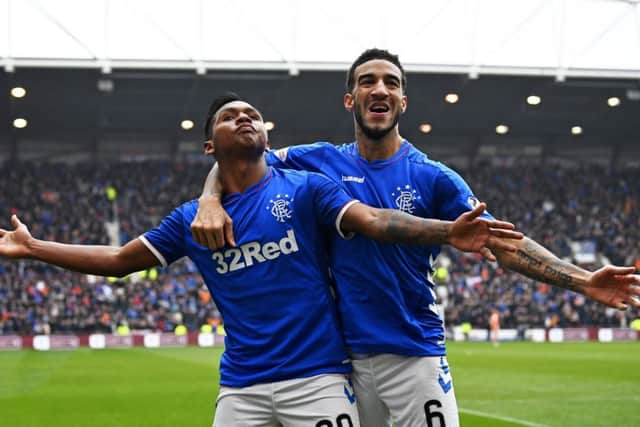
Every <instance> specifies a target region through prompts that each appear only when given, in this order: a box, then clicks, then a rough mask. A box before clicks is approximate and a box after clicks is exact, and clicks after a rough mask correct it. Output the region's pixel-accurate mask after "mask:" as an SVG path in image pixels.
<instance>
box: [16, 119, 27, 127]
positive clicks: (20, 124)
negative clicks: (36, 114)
mask: <svg viewBox="0 0 640 427" xmlns="http://www.w3.org/2000/svg"><path fill="white" fill-rule="evenodd" d="M13 127H14V128H17V129H24V128H26V127H27V119H24V118H22V117H18V118H17V119H15V120H14V121H13Z"/></svg>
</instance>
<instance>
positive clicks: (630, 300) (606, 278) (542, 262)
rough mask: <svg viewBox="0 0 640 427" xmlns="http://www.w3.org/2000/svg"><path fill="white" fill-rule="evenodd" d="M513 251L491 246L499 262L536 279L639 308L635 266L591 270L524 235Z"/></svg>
mask: <svg viewBox="0 0 640 427" xmlns="http://www.w3.org/2000/svg"><path fill="white" fill-rule="evenodd" d="M511 243H513V245H514V246H515V247H516V248H517V249H516V251H514V252H507V251H503V250H502V249H500V248H495V247H491V244H490V248H491V250H492V251H493V252H494V253H495V255H496V257H497V258H498V262H499V263H500V264H501V265H502V266H504V267H506V268H508V269H510V270H513V271H516V272H518V273H521V274H523V275H525V276H527V277H530V278H532V279H534V280H539V281H541V282H545V283H549V284H551V285H555V286H559V287H562V288H565V289H568V290H571V291H574V292H579V293H582V294H585V295H587V296H589V297H590V298H592V299H594V300H596V301H598V302H600V303H602V304H606V305H608V306H610V307H614V308H618V309H626V308H627V307H628V306H629V305H633V306H635V307H640V301H639V300H638V297H640V288H639V287H638V286H637V285H638V284H639V283H640V278H639V277H638V276H636V275H634V274H633V273H634V272H635V268H634V267H614V266H606V267H603V268H601V269H599V270H597V271H594V272H591V271H588V270H585V269H583V268H580V267H578V266H576V265H574V264H571V263H569V262H566V261H563V260H561V259H560V258H558V257H557V256H555V255H554V254H553V253H551V252H550V251H549V250H547V249H546V248H544V247H543V246H542V245H540V244H539V243H537V242H536V241H534V240H532V239H530V238H528V237H525V238H524V239H523V240H520V241H512V242H511Z"/></svg>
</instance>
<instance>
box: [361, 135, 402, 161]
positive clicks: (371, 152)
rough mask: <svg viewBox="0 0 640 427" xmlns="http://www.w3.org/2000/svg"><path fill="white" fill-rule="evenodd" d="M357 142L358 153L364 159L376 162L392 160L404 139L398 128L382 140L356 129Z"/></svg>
mask: <svg viewBox="0 0 640 427" xmlns="http://www.w3.org/2000/svg"><path fill="white" fill-rule="evenodd" d="M356 141H357V142H358V153H359V154H360V156H361V157H362V158H364V159H365V160H367V161H369V162H371V161H374V160H385V159H390V158H391V157H393V156H394V154H396V153H397V152H398V150H399V149H400V147H401V146H402V141H403V138H402V136H400V133H399V132H398V127H397V126H396V127H395V128H393V129H392V130H391V132H389V133H388V134H386V135H385V136H383V137H382V138H380V139H372V138H370V137H368V136H366V135H365V134H364V132H362V129H360V128H359V127H356Z"/></svg>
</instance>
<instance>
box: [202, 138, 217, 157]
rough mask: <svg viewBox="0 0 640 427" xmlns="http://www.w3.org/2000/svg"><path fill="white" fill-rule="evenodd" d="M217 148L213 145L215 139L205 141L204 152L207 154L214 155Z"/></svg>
mask: <svg viewBox="0 0 640 427" xmlns="http://www.w3.org/2000/svg"><path fill="white" fill-rule="evenodd" d="M215 152H216V150H215V147H214V145H213V141H212V140H210V139H208V140H206V141H205V142H204V154H205V155H207V156H213V155H214V154H215Z"/></svg>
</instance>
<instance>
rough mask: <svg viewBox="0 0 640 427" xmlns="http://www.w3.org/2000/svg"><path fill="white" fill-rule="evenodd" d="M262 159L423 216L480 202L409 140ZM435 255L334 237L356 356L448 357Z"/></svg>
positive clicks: (309, 148)
mask: <svg viewBox="0 0 640 427" xmlns="http://www.w3.org/2000/svg"><path fill="white" fill-rule="evenodd" d="M267 163H269V164H271V165H274V166H277V167H281V168H294V169H305V170H310V171H317V172H322V173H323V174H325V175H326V176H328V177H329V178H331V179H332V180H334V181H335V182H337V183H340V184H341V185H342V187H343V188H344V189H346V190H347V192H348V193H349V194H350V195H351V196H353V197H354V198H356V199H358V200H360V201H361V202H362V203H366V204H368V205H370V206H374V207H377V208H387V209H399V210H401V211H403V212H406V213H409V214H412V215H415V216H419V217H423V218H434V219H442V220H450V221H452V220H455V219H456V218H457V217H458V216H459V215H460V214H462V213H464V212H466V211H469V210H471V209H472V208H473V206H474V205H475V204H476V203H478V200H477V199H476V198H475V196H474V195H473V193H472V192H471V189H470V188H469V186H468V185H467V184H466V182H465V181H464V180H463V179H462V178H461V177H460V176H459V175H458V174H457V173H456V172H454V171H452V170H451V169H449V168H448V167H446V166H444V165H443V164H441V163H439V162H435V161H432V160H430V159H429V158H428V157H427V155H426V154H424V153H422V152H421V151H419V150H417V149H416V148H415V147H414V146H413V145H412V144H410V143H409V142H408V141H403V143H402V146H401V147H400V149H399V150H398V152H397V153H396V154H395V155H394V156H393V157H391V158H389V159H384V160H377V161H372V162H369V161H367V160H365V159H364V158H362V157H361V156H360V155H359V153H358V147H357V144H356V143H351V144H345V145H341V146H334V145H332V144H330V143H327V142H318V143H315V144H310V145H301V146H293V147H289V148H288V149H284V150H279V151H272V152H269V153H267ZM485 216H488V217H490V216H489V215H485ZM439 253H440V247H439V246H417V245H402V244H389V243H380V242H376V241H373V240H369V239H367V238H365V237H363V236H356V237H355V238H353V239H352V240H348V241H346V240H342V239H338V238H337V235H335V234H334V238H333V239H332V244H331V249H330V258H331V262H330V265H331V268H332V273H333V275H334V278H335V284H336V290H337V294H338V295H337V297H338V310H339V313H340V317H341V321H342V326H343V329H344V335H345V340H346V344H347V346H348V347H349V348H350V350H351V351H352V352H353V353H364V354H369V353H392V354H399V355H405V356H440V355H444V354H445V347H444V338H445V336H444V325H443V322H442V319H441V318H440V316H439V314H438V312H437V309H436V305H435V300H436V295H435V292H434V284H433V282H432V279H431V273H432V272H433V267H432V264H433V262H434V260H435V258H436V257H437V256H438V254H439Z"/></svg>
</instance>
